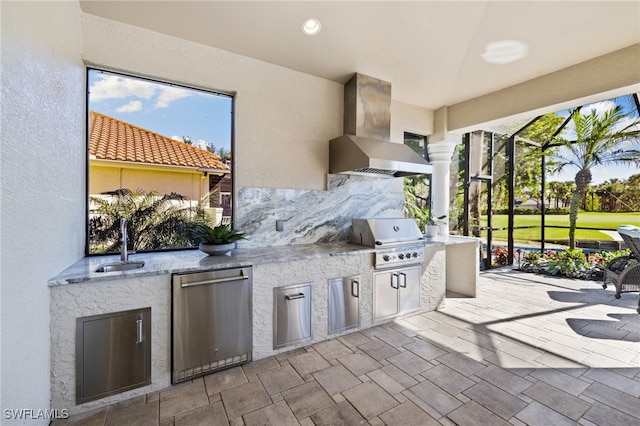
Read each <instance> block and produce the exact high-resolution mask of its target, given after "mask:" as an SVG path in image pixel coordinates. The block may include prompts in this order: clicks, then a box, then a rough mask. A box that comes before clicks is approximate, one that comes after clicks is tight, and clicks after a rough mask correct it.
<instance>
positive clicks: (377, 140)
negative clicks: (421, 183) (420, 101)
mask: <svg viewBox="0 0 640 426" xmlns="http://www.w3.org/2000/svg"><path fill="white" fill-rule="evenodd" d="M390 111H391V84H390V83H388V82H385V81H382V80H378V79H376V78H373V77H369V76H366V75H363V74H355V75H354V76H353V77H352V78H351V79H350V80H349V81H348V82H347V84H345V88H344V132H345V135H344V136H340V137H339V138H336V139H332V140H331V141H330V142H329V173H350V174H365V175H377V176H385V177H401V176H412V175H417V174H429V173H431V171H432V167H431V165H430V164H429V163H427V162H426V160H425V159H424V158H422V157H421V156H420V155H418V154H417V153H416V152H415V151H413V150H412V149H411V148H409V147H408V146H407V145H404V144H401V143H394V142H389V134H390V128H391V113H390Z"/></svg>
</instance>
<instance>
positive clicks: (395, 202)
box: [234, 175, 404, 247]
mask: <svg viewBox="0 0 640 426" xmlns="http://www.w3.org/2000/svg"><path fill="white" fill-rule="evenodd" d="M402 185H403V179H401V178H393V179H387V178H383V177H369V176H356V175H327V190H326V191H312V190H300V189H272V188H246V187H245V188H240V189H239V190H238V196H237V199H236V200H235V201H236V203H237V218H236V223H235V224H234V226H235V227H236V228H238V229H240V230H242V231H244V232H245V233H246V235H247V240H242V241H239V242H238V246H239V247H258V246H278V245H289V244H311V243H318V242H320V243H321V242H333V241H346V240H348V236H349V227H350V226H351V219H353V218H372V217H403V216H404V197H403V194H402ZM276 220H282V221H283V223H284V230H283V231H277V230H276Z"/></svg>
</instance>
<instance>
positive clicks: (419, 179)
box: [404, 132, 433, 232]
mask: <svg viewBox="0 0 640 426" xmlns="http://www.w3.org/2000/svg"><path fill="white" fill-rule="evenodd" d="M404 143H405V145H408V146H409V147H410V148H411V149H413V150H414V151H415V152H416V153H418V154H419V155H420V156H421V157H423V158H425V159H426V160H427V161H429V152H428V150H427V137H426V136H423V135H418V134H415V133H409V132H405V133H404ZM404 198H405V216H406V217H410V218H413V219H415V221H416V223H417V224H418V227H419V228H420V229H421V230H422V231H423V232H424V228H425V226H426V225H427V224H428V223H429V221H430V220H431V219H433V218H431V175H430V174H428V175H415V176H409V177H405V178H404Z"/></svg>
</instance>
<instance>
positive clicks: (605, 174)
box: [549, 96, 640, 184]
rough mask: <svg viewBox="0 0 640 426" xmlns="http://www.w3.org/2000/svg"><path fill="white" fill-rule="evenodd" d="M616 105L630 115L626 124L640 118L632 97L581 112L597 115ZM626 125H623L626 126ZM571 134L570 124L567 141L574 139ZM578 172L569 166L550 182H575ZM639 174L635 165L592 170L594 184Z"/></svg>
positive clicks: (567, 112) (598, 167)
mask: <svg viewBox="0 0 640 426" xmlns="http://www.w3.org/2000/svg"><path fill="white" fill-rule="evenodd" d="M616 104H618V105H621V106H622V108H623V111H624V112H625V113H628V114H630V117H629V118H628V119H627V121H625V122H624V123H630V122H632V121H633V120H634V119H637V118H638V112H637V111H636V107H635V104H634V102H633V100H632V99H631V96H621V97H619V98H615V99H611V100H606V101H602V102H596V103H593V104H589V105H585V106H583V107H582V109H581V110H580V112H581V113H582V114H589V113H590V111H591V110H595V111H596V113H599V112H603V111H606V110H609V109H611V108H613V107H614V106H615V105H616ZM558 114H559V115H562V116H563V117H566V116H568V115H569V111H560V112H558ZM624 123H622V124H623V125H624ZM571 132H572V126H571V123H570V124H569V125H568V126H567V128H566V131H565V133H564V134H565V138H566V139H569V140H571V139H573V138H572V137H571V135H570V134H571ZM629 147H631V144H629ZM577 172H578V169H577V168H575V167H570V166H568V167H566V168H565V169H564V170H563V171H562V172H561V173H560V174H558V175H555V176H554V175H552V176H549V180H551V181H573V180H574V178H575V175H576V173H577ZM637 173H640V169H639V168H638V167H637V166H634V165H624V164H616V165H613V164H609V165H603V166H597V167H594V168H593V169H592V170H591V174H592V184H599V183H603V182H605V181H608V180H609V179H614V178H615V179H620V180H624V179H627V178H628V177H629V176H631V175H633V174H637Z"/></svg>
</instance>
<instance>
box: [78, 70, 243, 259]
mask: <svg viewBox="0 0 640 426" xmlns="http://www.w3.org/2000/svg"><path fill="white" fill-rule="evenodd" d="M92 71H93V72H99V73H107V74H111V75H117V76H121V77H124V78H132V79H138V80H142V81H148V82H151V83H155V84H161V85H166V86H169V87H178V88H182V89H186V90H196V91H200V92H205V93H208V94H210V95H215V96H222V97H227V98H229V100H230V117H229V127H230V133H229V135H230V137H229V144H230V149H229V151H230V153H231V160H230V162H231V166H230V167H231V224H232V225H233V223H234V222H235V219H236V214H237V213H236V210H237V207H236V204H237V203H236V202H235V201H234V200H237V184H236V179H237V177H236V175H237V173H236V170H235V164H236V163H235V158H236V137H235V133H236V123H235V117H236V106H237V105H236V101H237V100H236V95H237V92H235V91H234V92H227V91H223V90H217V89H210V88H204V87H202V86H197V85H191V84H185V83H177V82H173V81H169V80H164V79H161V78H157V77H149V76H142V75H139V74H135V73H130V72H123V71H116V70H113V69H110V68H108V67H98V66H90V65H85V81H84V90H85V104H84V106H85V108H84V154H85V156H86V157H85V168H84V185H85V188H84V192H85V224H84V231H85V232H84V246H85V247H84V252H85V256H86V257H93V256H114V255H116V254H117V253H115V252H108V253H91V252H90V244H89V233H90V231H89V230H90V210H91V209H90V197H91V194H90V183H91V177H90V168H91V166H90V161H91V158H90V157H91V156H90V155H89V135H90V128H89V119H90V118H89V117H90V111H91V109H90V101H89V98H90V86H89V74H90V73H91V72H92ZM185 250H198V247H197V246H194V247H171V248H163V249H153V250H140V251H137V252H138V253H162V252H171V251H185Z"/></svg>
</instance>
